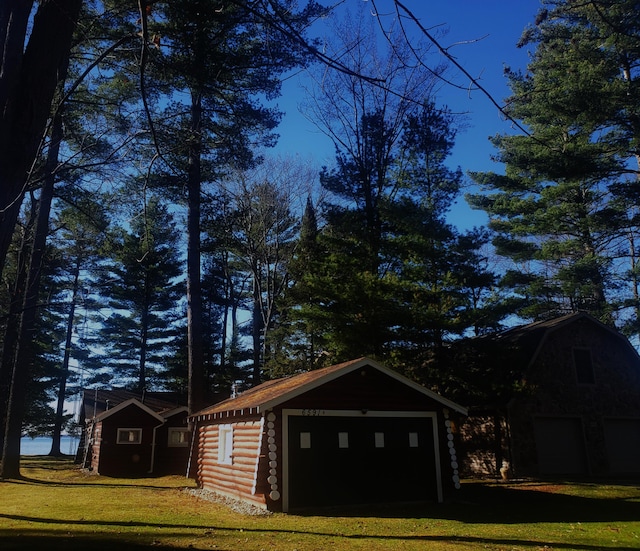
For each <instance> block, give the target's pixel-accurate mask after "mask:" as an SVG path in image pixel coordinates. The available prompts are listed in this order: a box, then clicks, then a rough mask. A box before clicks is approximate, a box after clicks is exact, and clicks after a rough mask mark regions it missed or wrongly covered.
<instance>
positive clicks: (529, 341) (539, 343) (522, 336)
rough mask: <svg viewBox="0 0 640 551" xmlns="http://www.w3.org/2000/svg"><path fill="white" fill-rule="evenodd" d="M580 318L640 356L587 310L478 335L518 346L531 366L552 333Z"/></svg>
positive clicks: (620, 334)
mask: <svg viewBox="0 0 640 551" xmlns="http://www.w3.org/2000/svg"><path fill="white" fill-rule="evenodd" d="M580 320H584V321H587V322H590V323H593V324H594V325H596V326H597V327H599V328H600V329H602V330H603V331H605V332H606V333H609V334H610V335H611V336H612V337H614V338H615V339H617V340H618V341H619V342H620V345H621V346H622V347H624V348H626V349H627V350H628V352H629V353H631V354H632V355H633V356H635V357H638V352H637V350H636V349H635V348H634V347H633V345H632V344H631V343H630V342H629V340H628V339H627V338H626V337H625V336H624V335H623V334H622V333H620V332H618V331H617V330H616V329H615V328H614V327H610V326H608V325H605V324H604V323H602V322H601V321H599V320H597V319H596V318H594V317H593V316H591V315H589V314H587V313H586V312H573V313H571V314H567V315H565V316H560V317H557V318H553V319H550V320H544V321H537V322H534V323H529V324H527V325H520V326H517V327H512V328H510V329H507V330H506V331H502V332H500V333H494V334H491V335H485V336H482V337H477V339H478V340H488V341H492V342H494V343H497V344H503V345H505V346H513V347H516V348H518V349H519V350H520V352H521V354H522V357H523V358H526V361H527V366H531V365H532V364H533V363H534V362H535V361H536V359H537V357H538V354H539V353H540V350H542V349H543V347H544V346H545V343H546V341H547V339H548V338H549V336H550V335H551V334H553V333H554V332H555V331H557V330H559V329H563V328H565V327H566V326H568V325H570V324H572V323H575V322H577V321H580ZM639 359H640V358H639Z"/></svg>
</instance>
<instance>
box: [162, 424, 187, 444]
mask: <svg viewBox="0 0 640 551" xmlns="http://www.w3.org/2000/svg"><path fill="white" fill-rule="evenodd" d="M167 445H168V446H169V447H170V448H186V447H187V446H188V445H189V429H185V428H182V427H169V434H168V441H167Z"/></svg>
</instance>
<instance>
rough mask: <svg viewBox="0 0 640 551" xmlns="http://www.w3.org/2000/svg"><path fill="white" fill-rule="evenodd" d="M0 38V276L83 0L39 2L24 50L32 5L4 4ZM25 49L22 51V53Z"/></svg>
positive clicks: (25, 0)
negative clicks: (0, 44)
mask: <svg viewBox="0 0 640 551" xmlns="http://www.w3.org/2000/svg"><path fill="white" fill-rule="evenodd" d="M2 4H3V5H2V8H0V29H2V30H1V31H0V33H2V34H0V36H2V37H4V38H5V41H4V42H3V47H4V50H3V54H2V57H1V58H0V64H1V65H0V108H1V111H0V117H1V118H0V271H1V270H2V268H3V267H4V264H5V259H6V256H7V251H8V250H9V244H10V243H11V236H12V235H13V231H14V229H15V225H16V221H17V219H18V213H19V211H20V205H21V204H22V200H23V198H24V194H25V186H26V182H27V181H28V175H29V173H30V171H31V167H32V165H33V163H34V160H35V159H36V157H37V155H38V151H39V149H40V144H41V141H42V138H43V136H44V135H45V134H46V128H47V122H48V120H49V116H50V114H51V104H52V101H53V96H54V93H55V90H56V86H57V84H58V82H59V80H60V68H61V67H64V68H65V71H66V67H67V64H68V60H69V51H70V49H71V38H72V35H73V30H74V28H75V24H76V21H77V19H78V15H79V13H80V7H81V5H82V0H57V1H56V2H41V3H40V5H39V7H38V11H37V13H36V15H35V17H34V19H33V25H32V26H31V28H30V33H29V42H28V44H27V47H26V48H24V44H25V38H26V33H27V23H28V19H29V15H30V12H31V7H32V5H33V1H32V0H2ZM23 48H24V50H23ZM23 51H24V53H23Z"/></svg>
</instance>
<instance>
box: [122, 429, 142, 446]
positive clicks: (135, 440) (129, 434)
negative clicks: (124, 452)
mask: <svg viewBox="0 0 640 551" xmlns="http://www.w3.org/2000/svg"><path fill="white" fill-rule="evenodd" d="M116 442H117V443H118V444H141V443H142V429H128V428H125V429H118V436H117V438H116Z"/></svg>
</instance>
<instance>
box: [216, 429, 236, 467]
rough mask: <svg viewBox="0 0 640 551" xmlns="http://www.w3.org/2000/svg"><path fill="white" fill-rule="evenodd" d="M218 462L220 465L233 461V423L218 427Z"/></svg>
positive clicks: (229, 463)
mask: <svg viewBox="0 0 640 551" xmlns="http://www.w3.org/2000/svg"><path fill="white" fill-rule="evenodd" d="M218 463H220V464H222V465H231V464H232V463H233V425H220V426H219V427H218Z"/></svg>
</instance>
